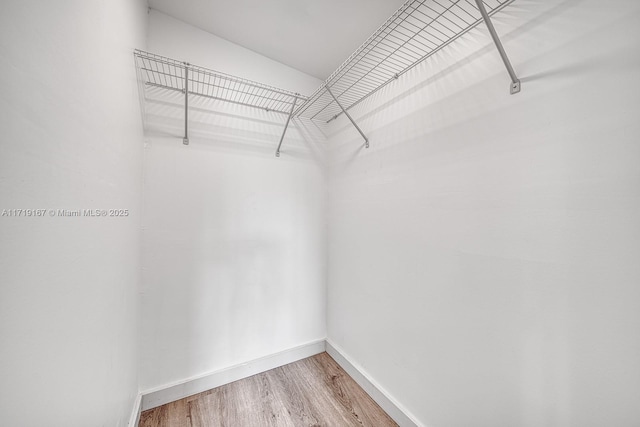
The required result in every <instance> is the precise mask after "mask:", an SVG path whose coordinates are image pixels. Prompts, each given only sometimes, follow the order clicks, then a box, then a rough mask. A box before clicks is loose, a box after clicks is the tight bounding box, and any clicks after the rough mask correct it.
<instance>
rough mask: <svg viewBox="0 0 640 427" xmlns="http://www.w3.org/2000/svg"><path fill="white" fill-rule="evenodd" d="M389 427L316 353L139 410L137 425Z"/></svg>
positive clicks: (349, 382)
mask: <svg viewBox="0 0 640 427" xmlns="http://www.w3.org/2000/svg"><path fill="white" fill-rule="evenodd" d="M265 426H266V427H320V426H327V427H335V426H339V427H351V426H353V427H393V426H397V424H396V423H395V422H394V421H393V420H392V419H391V418H390V417H389V416H388V415H387V414H386V413H385V412H384V411H383V410H382V408H380V407H379V406H378V405H377V404H376V403H375V401H374V400H373V399H371V397H370V396H369V395H367V394H366V393H365V391H364V390H362V388H361V387H360V386H359V385H358V384H357V383H356V382H355V381H354V380H353V379H352V378H351V377H350V376H349V375H348V374H347V373H346V372H345V371H344V370H343V369H342V368H341V367H340V366H339V365H338V364H337V363H336V362H335V360H333V359H332V358H331V356H329V355H328V354H327V353H322V354H319V355H316V356H313V357H309V358H307V359H303V360H300V361H298V362H294V363H291V364H289V365H285V366H282V367H279V368H276V369H272V370H270V371H267V372H263V373H261V374H257V375H254V376H252V377H249V378H245V379H243V380H240V381H236V382H233V383H230V384H226V385H224V386H221V387H217V388H215V389H212V390H208V391H205V392H203V393H199V394H196V395H194V396H190V397H187V398H185V399H181V400H178V401H175V402H171V403H168V404H166V405H163V406H160V407H158V408H154V409H151V410H148V411H145V412H143V413H142V415H141V417H140V427H265Z"/></svg>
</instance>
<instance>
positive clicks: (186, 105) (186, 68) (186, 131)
mask: <svg viewBox="0 0 640 427" xmlns="http://www.w3.org/2000/svg"><path fill="white" fill-rule="evenodd" d="M182 143H183V144H184V145H189V63H188V62H185V63H184V138H182Z"/></svg>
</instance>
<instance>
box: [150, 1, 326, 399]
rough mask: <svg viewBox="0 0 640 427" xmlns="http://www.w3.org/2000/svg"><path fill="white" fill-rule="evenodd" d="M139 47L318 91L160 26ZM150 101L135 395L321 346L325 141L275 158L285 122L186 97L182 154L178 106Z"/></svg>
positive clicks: (307, 138)
mask: <svg viewBox="0 0 640 427" xmlns="http://www.w3.org/2000/svg"><path fill="white" fill-rule="evenodd" d="M148 43H149V50H150V51H153V52H155V53H160V54H164V55H167V56H172V57H178V58H180V59H185V60H187V61H189V62H191V63H194V64H198V65H205V66H209V67H211V68H215V69H218V70H222V71H225V72H231V73H234V74H236V75H240V76H244V77H249V78H252V79H255V80H258V81H261V82H267V83H271V84H275V85H278V84H279V83H286V88H287V89H290V90H294V91H298V92H303V91H304V90H305V89H306V88H308V87H309V86H310V87H311V88H315V86H317V85H319V82H318V81H316V80H315V79H313V78H310V77H309V76H306V75H304V74H301V73H299V72H295V71H294V70H291V69H290V68H288V67H285V66H282V65H278V64H277V63H274V62H273V61H270V60H268V59H266V58H264V57H260V56H259V55H257V54H255V53H253V52H251V51H248V50H246V49H244V48H240V47H238V46H233V45H231V44H229V43H228V42H224V49H222V48H219V43H222V42H221V41H220V39H218V38H216V37H215V36H212V35H210V34H207V33H204V32H203V31H201V30H197V29H195V28H193V27H190V26H188V25H186V24H184V23H182V22H180V21H176V20H173V19H172V18H169V17H167V16H166V15H163V14H160V13H158V12H153V11H152V13H151V15H150V26H149V37H148ZM181 54H184V55H181ZM264 64H266V65H264ZM263 65H264V66H263ZM287 75H288V77H287V81H286V82H283V81H279V80H278V79H280V78H282V76H287ZM310 83H311V84H310ZM281 86H285V84H282V85H281ZM146 96H147V97H148V101H147V102H146V106H147V107H146V122H147V129H148V131H147V135H146V149H145V162H144V165H145V166H144V168H145V170H144V219H143V292H142V295H141V301H142V324H141V333H140V336H141V359H140V385H141V389H142V390H143V391H147V390H150V389H154V388H158V387H162V386H165V385H169V384H172V383H174V382H176V381H182V380H185V379H188V378H192V377H196V376H199V375H203V374H207V373H210V372H214V371H217V370H220V369H223V368H227V367H230V366H233V365H237V364H239V363H243V362H245V361H250V360H253V359H257V358H260V357H263V356H267V355H270V354H273V353H277V352H280V351H283V350H286V349H289V348H292V347H295V346H299V345H302V344H305V343H308V342H312V341H315V340H317V339H323V338H324V337H325V336H326V328H325V325H326V322H325V305H326V199H327V195H326V179H325V173H324V163H323V159H322V148H321V145H322V144H323V138H322V134H321V132H318V131H317V130H315V129H313V128H312V127H309V128H307V127H308V126H310V125H309V124H305V123H301V122H298V121H296V122H295V123H292V125H291V127H290V129H289V131H288V132H287V137H286V138H285V141H284V145H283V150H282V157H280V158H276V157H275V156H274V153H275V150H276V146H277V143H278V140H279V137H280V133H281V132H282V129H283V125H284V121H285V117H284V116H282V115H279V114H276V113H273V112H271V113H268V112H264V111H251V110H247V109H243V107H239V106H234V105H230V104H224V105H217V104H216V103H214V102H206V101H202V100H198V99H197V98H196V97H192V98H193V99H192V101H191V102H190V105H191V109H190V111H191V112H190V119H189V122H190V128H191V130H190V145H189V146H184V145H183V144H182V131H183V130H182V125H183V120H184V119H183V108H182V98H181V95H180V94H178V95H177V97H174V96H172V95H169V96H163V95H162V94H160V93H157V92H155V91H153V90H149V91H147V95H146ZM203 107H206V108H203Z"/></svg>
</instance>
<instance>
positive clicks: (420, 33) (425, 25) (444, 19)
mask: <svg viewBox="0 0 640 427" xmlns="http://www.w3.org/2000/svg"><path fill="white" fill-rule="evenodd" d="M513 1H514V0H484V1H483V3H484V4H485V7H486V9H487V12H488V13H489V15H492V14H494V13H496V12H498V11H499V10H501V9H502V8H504V7H505V6H507V5H509V4H510V3H512V2H513ZM482 21H483V20H482V16H481V14H480V11H479V10H478V8H477V6H476V5H475V4H474V3H473V1H472V0H407V1H406V2H405V3H404V4H403V5H402V6H401V7H400V8H399V9H398V10H397V11H396V12H395V13H394V14H393V15H392V16H391V17H390V18H389V19H388V20H387V21H385V23H384V24H382V26H380V27H379V28H378V29H377V30H376V31H375V32H374V33H373V35H371V37H369V38H368V39H367V40H366V41H365V42H364V43H363V44H362V45H361V46H360V47H359V48H358V49H357V50H356V51H355V52H354V53H353V54H351V56H349V58H347V60H346V61H344V62H343V63H342V65H340V67H338V69H337V70H336V71H334V72H333V74H331V75H330V76H329V78H327V80H326V81H325V82H324V84H323V85H322V86H321V87H320V88H318V89H317V90H316V91H315V92H314V93H313V94H312V95H311V96H310V97H309V98H308V99H307V100H306V101H304V102H303V103H302V104H300V106H299V107H298V108H297V109H296V110H295V112H294V114H295V115H296V116H299V117H305V118H309V119H313V120H321V121H324V122H329V121H331V120H333V119H335V118H336V117H338V116H339V115H341V114H342V109H341V108H340V106H339V105H338V104H337V103H336V101H335V100H334V99H333V97H332V96H331V95H330V94H329V93H328V92H327V87H329V88H330V89H331V92H333V94H334V95H335V97H336V98H337V100H338V102H340V104H341V105H342V107H344V109H345V110H349V109H350V108H352V107H354V106H355V105H357V104H359V103H360V102H362V101H363V100H364V99H365V98H367V97H369V96H370V95H371V94H373V93H374V92H376V91H378V90H379V89H381V88H382V87H384V86H386V85H387V84H389V83H390V82H392V81H394V80H395V79H397V78H398V77H399V76H401V75H402V74H404V73H406V72H407V71H409V70H411V69H412V68H413V67H415V66H416V65H418V64H419V63H421V62H422V61H424V60H425V59H427V58H428V57H430V56H431V55H433V54H435V53H436V52H437V51H439V50H440V49H442V48H443V47H445V46H447V45H448V44H449V43H451V42H452V41H454V40H456V39H457V38H458V37H460V36H462V35H463V34H465V33H466V32H468V31H469V30H471V29H472V28H474V27H475V26H476V25H478V24H479V23H481V22H482Z"/></svg>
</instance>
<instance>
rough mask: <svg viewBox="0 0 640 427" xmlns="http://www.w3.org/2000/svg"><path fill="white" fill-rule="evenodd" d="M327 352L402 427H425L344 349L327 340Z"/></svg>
mask: <svg viewBox="0 0 640 427" xmlns="http://www.w3.org/2000/svg"><path fill="white" fill-rule="evenodd" d="M326 351H327V353H329V355H330V356H331V357H333V359H334V360H335V361H336V362H337V363H338V365H340V366H341V367H342V369H344V370H345V371H346V372H347V374H349V375H350V376H351V378H353V379H354V380H355V382H357V383H358V385H360V387H362V388H363V389H364V391H366V392H367V394H368V395H369V396H371V398H372V399H373V400H375V402H376V403H377V404H378V405H380V407H381V408H382V409H384V410H385V412H386V413H387V414H389V416H390V417H391V418H393V420H394V421H395V422H396V423H398V425H400V427H423V426H422V424H420V423H419V422H417V421H416V418H415V417H414V416H413V415H411V413H409V412H408V411H407V410H406V409H405V408H403V407H402V406H401V405H400V404H399V403H398V402H397V401H396V400H395V399H393V398H392V397H391V395H389V393H387V392H386V391H385V390H384V389H383V388H382V387H380V386H379V385H378V384H376V383H375V382H374V381H373V380H372V379H371V377H370V376H369V375H368V374H367V373H366V371H365V370H364V369H362V367H361V366H359V365H358V364H356V363H355V362H353V361H351V360H350V359H349V358H348V357H347V356H346V355H345V353H344V351H342V349H340V348H339V347H338V346H336V345H335V344H333V343H332V342H331V341H329V340H327V342H326Z"/></svg>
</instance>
